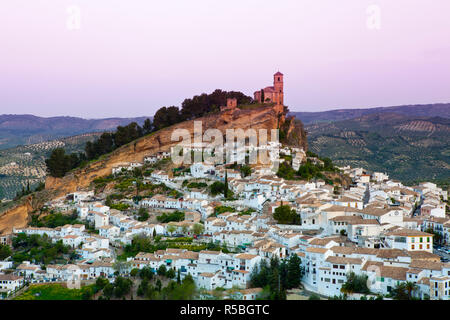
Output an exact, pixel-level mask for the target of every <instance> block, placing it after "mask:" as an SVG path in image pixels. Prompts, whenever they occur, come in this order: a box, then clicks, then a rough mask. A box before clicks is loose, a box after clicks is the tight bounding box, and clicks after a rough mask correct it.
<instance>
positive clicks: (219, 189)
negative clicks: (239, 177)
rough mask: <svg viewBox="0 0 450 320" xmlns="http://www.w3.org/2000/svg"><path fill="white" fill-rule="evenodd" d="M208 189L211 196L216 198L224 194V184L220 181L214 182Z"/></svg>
mask: <svg viewBox="0 0 450 320" xmlns="http://www.w3.org/2000/svg"><path fill="white" fill-rule="evenodd" d="M209 189H210V192H211V194H212V195H213V196H217V195H218V194H221V193H224V190H225V184H224V183H222V182H220V181H215V182H214V183H213V184H211V185H210V186H209Z"/></svg>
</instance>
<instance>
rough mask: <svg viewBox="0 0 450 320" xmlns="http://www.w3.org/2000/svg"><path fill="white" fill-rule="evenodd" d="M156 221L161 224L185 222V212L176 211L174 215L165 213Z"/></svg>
mask: <svg viewBox="0 0 450 320" xmlns="http://www.w3.org/2000/svg"><path fill="white" fill-rule="evenodd" d="M156 219H157V220H158V221H159V222H161V223H167V222H171V221H183V220H184V212H182V211H175V212H172V213H169V214H167V213H163V214H162V215H160V216H158V217H156Z"/></svg>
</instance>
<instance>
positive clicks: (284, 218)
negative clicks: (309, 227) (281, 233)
mask: <svg viewBox="0 0 450 320" xmlns="http://www.w3.org/2000/svg"><path fill="white" fill-rule="evenodd" d="M273 218H274V219H275V220H277V222H278V223H280V224H297V225H300V224H301V219H300V215H299V214H298V213H297V211H295V210H294V209H291V207H290V206H288V205H283V203H281V205H280V206H279V207H277V208H275V212H274V214H273Z"/></svg>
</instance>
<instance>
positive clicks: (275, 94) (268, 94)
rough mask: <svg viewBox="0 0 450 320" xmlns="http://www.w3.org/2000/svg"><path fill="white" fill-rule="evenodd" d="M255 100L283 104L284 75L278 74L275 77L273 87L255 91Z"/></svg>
mask: <svg viewBox="0 0 450 320" xmlns="http://www.w3.org/2000/svg"><path fill="white" fill-rule="evenodd" d="M254 100H255V101H258V102H263V103H275V104H276V105H281V106H282V105H284V104H283V102H284V101H283V74H282V73H281V72H279V71H278V72H277V73H275V74H274V75H273V86H271V87H265V88H264V89H261V90H259V91H255V93H254Z"/></svg>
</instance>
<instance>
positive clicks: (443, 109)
mask: <svg viewBox="0 0 450 320" xmlns="http://www.w3.org/2000/svg"><path fill="white" fill-rule="evenodd" d="M392 112H394V113H398V114H403V115H407V116H419V117H441V118H450V103H438V104H426V105H425V104H420V105H405V106H396V107H378V108H368V109H337V110H330V111H321V112H291V113H290V115H294V116H295V117H296V118H298V119H300V120H302V122H303V124H310V123H316V122H332V121H340V120H347V119H353V118H357V117H362V116H364V115H369V114H374V113H392Z"/></svg>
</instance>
